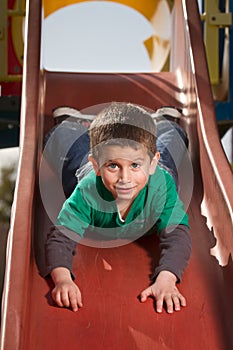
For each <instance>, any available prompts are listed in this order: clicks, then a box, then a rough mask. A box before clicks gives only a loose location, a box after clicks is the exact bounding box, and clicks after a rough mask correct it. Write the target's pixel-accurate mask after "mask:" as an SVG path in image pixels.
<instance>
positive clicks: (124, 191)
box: [116, 187, 135, 193]
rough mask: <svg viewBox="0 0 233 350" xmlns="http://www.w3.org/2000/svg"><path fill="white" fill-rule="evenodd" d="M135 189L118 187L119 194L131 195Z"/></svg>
mask: <svg viewBox="0 0 233 350" xmlns="http://www.w3.org/2000/svg"><path fill="white" fill-rule="evenodd" d="M134 188H135V187H116V191H117V192H118V193H129V192H132V191H133V190H134Z"/></svg>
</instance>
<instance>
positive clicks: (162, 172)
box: [150, 164, 175, 187]
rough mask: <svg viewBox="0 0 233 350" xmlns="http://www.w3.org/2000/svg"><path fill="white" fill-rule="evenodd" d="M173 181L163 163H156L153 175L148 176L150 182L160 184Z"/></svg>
mask: <svg viewBox="0 0 233 350" xmlns="http://www.w3.org/2000/svg"><path fill="white" fill-rule="evenodd" d="M168 183H171V184H172V183H174V185H175V181H174V178H173V176H172V175H171V174H170V172H169V170H168V169H167V168H166V167H164V166H163V165H160V164H158V165H157V167H156V170H155V172H154V174H153V175H151V176H150V184H151V185H156V187H157V186H161V185H162V184H164V185H165V184H168Z"/></svg>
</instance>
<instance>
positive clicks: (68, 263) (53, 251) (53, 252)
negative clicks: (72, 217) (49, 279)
mask: <svg viewBox="0 0 233 350" xmlns="http://www.w3.org/2000/svg"><path fill="white" fill-rule="evenodd" d="M76 247H77V241H74V240H72V239H70V238H69V237H67V235H65V234H63V233H62V232H61V231H60V230H59V228H58V227H56V226H52V227H51V229H50V231H49V233H48V236H47V241H46V244H45V259H46V272H45V273H44V276H43V277H46V276H48V275H49V274H50V273H51V271H52V270H53V269H55V268H56V267H65V268H67V269H68V270H69V271H70V273H71V276H72V278H73V279H74V278H75V275H74V273H73V271H72V265H73V257H74V255H75V254H76Z"/></svg>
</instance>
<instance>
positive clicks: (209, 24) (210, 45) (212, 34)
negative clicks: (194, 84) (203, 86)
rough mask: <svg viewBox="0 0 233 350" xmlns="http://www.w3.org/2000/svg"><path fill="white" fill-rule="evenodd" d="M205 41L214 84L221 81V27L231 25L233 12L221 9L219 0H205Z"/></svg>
mask: <svg viewBox="0 0 233 350" xmlns="http://www.w3.org/2000/svg"><path fill="white" fill-rule="evenodd" d="M202 19H203V20H204V21H205V24H204V41H205V46H206V55H207V61H208V67H209V74H210V80H211V83H212V84H213V85H215V84H219V83H220V76H219V28H220V27H226V26H231V24H232V19H231V13H222V12H220V11H219V1H218V0H205V2H204V14H203V15H202Z"/></svg>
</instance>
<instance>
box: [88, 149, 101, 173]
mask: <svg viewBox="0 0 233 350" xmlns="http://www.w3.org/2000/svg"><path fill="white" fill-rule="evenodd" d="M88 160H89V162H91V163H92V165H93V169H94V171H95V173H96V175H97V176H100V169H99V165H98V163H97V161H96V160H95V158H94V157H93V156H92V154H89V156H88Z"/></svg>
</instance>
